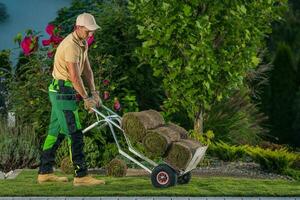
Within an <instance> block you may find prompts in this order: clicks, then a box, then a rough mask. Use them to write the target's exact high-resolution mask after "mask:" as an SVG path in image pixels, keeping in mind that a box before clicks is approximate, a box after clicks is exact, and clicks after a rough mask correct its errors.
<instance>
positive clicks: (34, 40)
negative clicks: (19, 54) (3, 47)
mask: <svg viewBox="0 0 300 200" xmlns="http://www.w3.org/2000/svg"><path fill="white" fill-rule="evenodd" d="M37 44H38V37H32V36H26V37H25V38H24V39H23V41H22V42H21V48H22V49H23V53H24V54H25V56H28V55H30V53H32V52H33V51H34V50H36V49H37V47H38V46H37Z"/></svg>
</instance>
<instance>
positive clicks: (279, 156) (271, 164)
mask: <svg viewBox="0 0 300 200" xmlns="http://www.w3.org/2000/svg"><path fill="white" fill-rule="evenodd" d="M247 154H249V155H250V157H251V158H252V159H253V160H254V161H255V162H256V163H259V164H260V166H261V167H262V168H263V169H264V170H267V171H270V172H276V173H283V172H284V171H285V170H287V169H288V168H289V167H291V165H292V164H293V163H294V162H295V161H296V159H297V155H296V154H295V153H291V152H288V150H287V149H286V148H282V149H278V150H274V151H272V150H270V149H262V148H260V147H248V148H247Z"/></svg>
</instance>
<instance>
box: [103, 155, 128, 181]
mask: <svg viewBox="0 0 300 200" xmlns="http://www.w3.org/2000/svg"><path fill="white" fill-rule="evenodd" d="M126 172H127V165H126V163H125V162H124V161H123V160H121V159H116V158H115V159H113V160H111V161H110V162H109V163H108V165H107V166H106V173H107V175H108V176H114V177H122V176H126Z"/></svg>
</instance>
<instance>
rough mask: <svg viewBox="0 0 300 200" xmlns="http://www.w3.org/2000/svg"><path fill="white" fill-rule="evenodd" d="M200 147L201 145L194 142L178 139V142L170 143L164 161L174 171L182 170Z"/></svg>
mask: <svg viewBox="0 0 300 200" xmlns="http://www.w3.org/2000/svg"><path fill="white" fill-rule="evenodd" d="M201 146H202V145H201V144H200V143H199V142H197V141H195V140H191V139H180V140H179V141H178V142H173V143H172V145H171V148H170V150H169V151H168V153H167V156H166V158H165V159H164V161H165V162H167V163H168V164H169V165H171V166H172V167H173V168H175V169H178V170H179V169H180V170H184V169H186V167H187V165H188V163H189V162H190V161H191V159H192V157H193V155H194V154H195V152H196V150H197V149H198V148H199V147H201Z"/></svg>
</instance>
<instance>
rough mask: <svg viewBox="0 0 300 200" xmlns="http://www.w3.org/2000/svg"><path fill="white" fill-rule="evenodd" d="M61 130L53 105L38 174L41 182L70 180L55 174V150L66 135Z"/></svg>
mask: <svg viewBox="0 0 300 200" xmlns="http://www.w3.org/2000/svg"><path fill="white" fill-rule="evenodd" d="M59 132H60V126H59V122H58V118H57V116H56V112H55V109H54V108H53V107H52V110H51V121H50V125H49V129H48V135H47V137H46V140H45V142H44V146H43V151H42V154H41V158H40V161H41V162H40V168H39V176H38V182H39V183H42V182H48V181H59V182H65V181H68V179H67V178H66V177H57V176H55V175H54V174H53V165H54V164H55V152H56V150H57V149H58V147H59V145H60V144H61V142H62V141H63V140H64V138H65V135H63V134H61V133H59Z"/></svg>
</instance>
